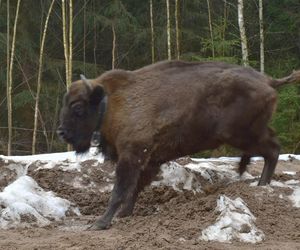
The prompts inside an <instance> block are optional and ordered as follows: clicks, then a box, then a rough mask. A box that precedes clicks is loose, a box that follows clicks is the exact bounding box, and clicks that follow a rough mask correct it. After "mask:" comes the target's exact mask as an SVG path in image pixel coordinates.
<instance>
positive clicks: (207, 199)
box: [0, 159, 300, 250]
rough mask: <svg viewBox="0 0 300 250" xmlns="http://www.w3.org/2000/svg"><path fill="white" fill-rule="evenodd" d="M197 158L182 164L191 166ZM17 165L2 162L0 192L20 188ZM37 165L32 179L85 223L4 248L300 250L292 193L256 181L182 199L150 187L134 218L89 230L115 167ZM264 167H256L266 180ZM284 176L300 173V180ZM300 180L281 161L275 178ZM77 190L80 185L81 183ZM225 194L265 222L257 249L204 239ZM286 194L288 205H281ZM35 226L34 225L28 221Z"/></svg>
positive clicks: (31, 231)
mask: <svg viewBox="0 0 300 250" xmlns="http://www.w3.org/2000/svg"><path fill="white" fill-rule="evenodd" d="M190 161H191V160H190V159H181V160H180V163H183V162H184V164H186V163H188V162H190ZM9 164H12V162H9V163H7V162H6V163H5V162H4V161H1V160H0V176H1V177H0V189H1V190H2V189H3V187H5V186H6V185H7V184H8V183H10V182H11V181H13V179H14V178H15V176H16V172H15V171H13V170H9V169H7V166H8V165H9ZM42 165H43V164H42V163H35V164H31V165H30V166H29V168H28V175H30V176H32V177H33V178H34V179H35V180H36V181H37V182H38V184H39V185H40V186H41V187H42V188H44V189H45V190H52V191H54V192H55V193H56V194H57V195H58V196H60V197H62V198H66V199H68V200H70V201H71V202H73V203H74V204H76V205H77V206H78V207H79V209H80V212H81V214H82V216H79V217H78V216H72V215H70V216H67V217H66V219H65V220H64V221H61V222H53V223H52V224H51V225H50V226H47V227H44V228H37V227H32V228H26V229H10V230H0V249H104V250H105V249H120V250H121V249H300V230H299V228H300V208H295V207H293V206H292V204H291V202H290V200H289V199H288V198H287V195H290V194H291V190H290V189H288V188H280V187H272V188H270V187H252V186H250V185H249V184H250V182H251V180H243V181H242V180H241V181H237V182H230V181H222V182H219V183H217V184H215V185H211V184H209V183H208V182H206V183H205V182H204V180H201V185H202V187H203V190H204V193H196V194H194V193H193V192H192V191H183V192H178V191H174V190H173V189H172V188H171V187H148V188H147V189H146V190H145V191H144V192H142V193H141V195H140V197H139V199H138V202H137V204H136V207H135V211H134V215H133V216H132V217H128V218H123V219H115V220H114V222H113V226H112V228H111V229H109V230H105V231H87V230H86V229H87V227H88V225H90V223H92V222H93V221H94V220H95V219H96V218H97V217H96V216H99V215H101V214H102V213H103V211H104V210H105V208H106V205H107V201H108V199H109V190H106V191H105V190H104V188H105V187H107V186H108V185H109V184H112V183H113V173H114V168H113V166H111V165H110V164H108V163H105V164H99V163H98V162H95V161H92V160H90V161H86V162H83V163H82V169H81V171H77V170H72V171H63V170H62V169H60V168H59V166H56V167H55V168H53V169H39V168H38V167H40V166H42ZM261 168H262V162H257V163H255V164H252V166H250V168H249V171H250V172H251V173H252V174H260V172H261ZM282 171H297V172H298V173H297V175H296V176H291V175H288V174H284V173H283V172H282ZM299 177H300V162H299V161H292V162H279V164H278V168H277V170H276V174H275V177H274V179H276V180H279V181H286V180H290V179H295V178H298V179H299ZM74 183H75V184H74ZM221 194H226V196H228V197H230V198H232V199H233V198H236V197H241V198H242V199H243V200H244V201H245V202H246V203H247V205H248V207H249V209H250V211H251V212H252V213H253V214H254V216H255V217H256V218H257V220H256V226H257V227H258V228H259V229H261V230H262V231H263V232H264V233H265V235H266V239H265V240H264V241H263V242H261V243H257V244H248V243H242V242H238V241H234V242H232V243H219V242H205V241H200V240H198V238H199V236H200V235H201V231H202V230H203V229H205V228H206V227H207V226H209V225H211V224H213V223H214V222H215V220H216V218H217V216H218V214H217V213H216V212H215V208H216V200H217V199H218V197H219V196H220V195H221ZM280 194H282V195H283V196H282V197H283V198H279V195H280ZM23 219H24V220H27V221H30V220H32V218H30V217H28V218H25V217H24V218H23Z"/></svg>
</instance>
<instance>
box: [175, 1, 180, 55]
mask: <svg viewBox="0 0 300 250" xmlns="http://www.w3.org/2000/svg"><path fill="white" fill-rule="evenodd" d="M179 1H180V0H175V28H176V58H177V60H179V59H180V41H179V39H180V38H179V4H180V3H179Z"/></svg>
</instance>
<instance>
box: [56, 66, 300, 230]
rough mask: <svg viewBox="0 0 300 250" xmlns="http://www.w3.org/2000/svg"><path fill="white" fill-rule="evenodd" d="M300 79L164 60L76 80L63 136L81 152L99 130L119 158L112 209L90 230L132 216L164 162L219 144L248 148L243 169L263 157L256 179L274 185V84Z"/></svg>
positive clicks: (63, 117)
mask: <svg viewBox="0 0 300 250" xmlns="http://www.w3.org/2000/svg"><path fill="white" fill-rule="evenodd" d="M298 80H300V71H296V72H294V73H293V74H291V75H290V76H288V77H285V78H282V79H277V80H276V79H272V78H270V77H268V76H266V75H264V74H261V73H259V72H257V71H255V70H254V69H252V68H248V67H241V66H237V65H231V64H226V63H222V62H196V63H195V62H183V61H165V62H159V63H156V64H153V65H150V66H146V67H144V68H141V69H138V70H135V71H126V70H111V71H108V72H106V73H104V74H102V75H101V76H100V77H98V78H96V79H93V80H86V79H84V78H83V79H82V80H79V81H76V82H74V83H72V85H71V86H70V88H69V90H68V92H67V93H66V95H65V97H64V104H63V108H62V110H61V117H60V119H61V120H60V122H61V124H60V127H59V129H58V134H59V135H60V137H62V138H63V139H64V140H65V141H66V142H67V143H70V144H72V145H73V147H74V149H75V150H76V152H78V153H82V152H85V151H87V150H88V149H89V147H90V141H91V137H92V134H93V132H94V131H96V130H99V129H100V131H101V137H102V140H104V141H105V143H104V146H105V145H106V146H105V147H104V151H105V152H104V153H105V154H109V156H110V158H111V159H112V160H113V161H114V162H116V163H117V164H116V179H115V185H114V188H113V191H112V194H111V199H110V201H109V204H108V208H107V210H106V212H105V213H104V215H103V216H102V217H101V218H100V219H98V220H97V221H96V222H95V223H94V224H93V226H92V228H93V229H106V228H108V227H109V226H110V224H111V220H112V218H113V216H114V214H115V213H116V212H117V210H119V214H118V215H119V216H128V215H130V214H131V213H132V211H133V208H134V204H135V201H136V199H137V196H138V193H139V192H140V191H141V190H142V189H143V188H144V187H145V186H146V185H148V184H149V183H150V182H151V180H152V179H153V177H154V176H155V175H156V174H157V173H158V171H159V167H160V165H161V164H162V163H164V162H167V161H169V160H172V159H175V158H178V157H181V156H185V155H189V154H194V153H196V152H199V151H201V150H206V149H214V148H217V147H218V146H219V145H221V144H229V145H231V146H233V147H236V148H238V149H240V150H241V151H242V152H243V155H242V158H241V161H240V164H239V170H240V174H242V173H243V172H244V171H245V170H246V166H247V164H248V163H249V160H250V158H251V156H254V155H261V156H263V157H264V160H265V165H264V168H263V172H262V175H261V178H260V181H259V185H266V184H267V183H269V182H270V180H271V177H272V174H273V172H274V169H275V166H276V163H277V159H278V155H279V150H280V147H279V144H278V142H277V139H276V136H275V134H274V132H273V131H272V129H270V128H269V127H268V122H269V121H270V119H271V116H272V113H273V112H274V110H275V108H276V98H277V94H276V91H275V89H274V88H276V87H278V86H280V85H283V84H286V83H293V82H295V81H298ZM106 99H107V100H106ZM106 102H107V104H106ZM101 110H102V111H101Z"/></svg>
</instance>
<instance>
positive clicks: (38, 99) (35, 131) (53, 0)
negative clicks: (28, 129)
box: [31, 0, 55, 154]
mask: <svg viewBox="0 0 300 250" xmlns="http://www.w3.org/2000/svg"><path fill="white" fill-rule="evenodd" d="M54 2H55V0H52V2H51V4H50V7H49V10H48V14H47V17H46V21H45V25H44V30H43V36H42V40H41V47H40V58H39V69H38V79H37V90H36V97H35V109H34V126H33V137H32V148H31V153H32V154H35V153H36V150H35V146H36V134H37V127H38V113H39V101H40V92H41V78H42V67H43V55H44V44H45V39H46V34H47V28H48V21H49V17H50V14H51V11H52V7H53V4H54Z"/></svg>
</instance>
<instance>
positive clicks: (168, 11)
mask: <svg viewBox="0 0 300 250" xmlns="http://www.w3.org/2000/svg"><path fill="white" fill-rule="evenodd" d="M166 5H167V46H168V60H171V59H172V53H171V24H170V2H169V0H166Z"/></svg>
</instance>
